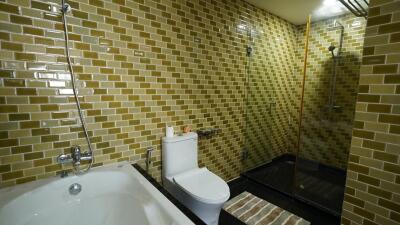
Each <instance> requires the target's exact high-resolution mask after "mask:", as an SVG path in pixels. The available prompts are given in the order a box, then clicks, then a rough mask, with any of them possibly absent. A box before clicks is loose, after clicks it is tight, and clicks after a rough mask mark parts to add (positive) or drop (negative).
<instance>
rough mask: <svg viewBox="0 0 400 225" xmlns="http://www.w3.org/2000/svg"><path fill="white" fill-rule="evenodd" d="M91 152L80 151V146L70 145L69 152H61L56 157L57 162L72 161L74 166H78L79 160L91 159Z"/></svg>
mask: <svg viewBox="0 0 400 225" xmlns="http://www.w3.org/2000/svg"><path fill="white" fill-rule="evenodd" d="M92 159H93V157H92V154H90V153H88V152H81V148H80V147H79V146H72V147H71V154H70V155H67V154H61V155H59V156H58V157H57V162H58V163H59V164H65V163H72V164H73V165H74V166H79V165H80V164H81V161H90V160H92Z"/></svg>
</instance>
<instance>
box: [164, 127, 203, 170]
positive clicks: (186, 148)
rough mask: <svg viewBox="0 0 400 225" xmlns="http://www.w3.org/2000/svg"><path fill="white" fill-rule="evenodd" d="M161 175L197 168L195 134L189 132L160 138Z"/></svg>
mask: <svg viewBox="0 0 400 225" xmlns="http://www.w3.org/2000/svg"><path fill="white" fill-rule="evenodd" d="M162 161H163V164H162V166H163V170H162V171H163V177H172V176H174V175H175V174H178V173H182V172H185V171H188V170H190V169H195V168H198V163H197V134H196V133H193V132H190V133H186V134H183V135H181V136H174V137H163V139H162Z"/></svg>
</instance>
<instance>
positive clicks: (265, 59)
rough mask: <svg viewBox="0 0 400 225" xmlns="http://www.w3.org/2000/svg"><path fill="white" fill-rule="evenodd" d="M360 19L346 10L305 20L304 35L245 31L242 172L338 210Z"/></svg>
mask: <svg viewBox="0 0 400 225" xmlns="http://www.w3.org/2000/svg"><path fill="white" fill-rule="evenodd" d="M364 23H365V20H364V19H363V18H358V17H355V16H353V15H351V14H346V15H342V16H338V17H335V18H331V19H328V20H324V21H314V22H312V23H311V22H310V24H309V34H308V35H307V32H306V31H307V25H300V26H294V27H289V28H287V30H285V31H284V32H286V33H281V34H279V33H278V34H277V35H276V34H275V35H274V34H272V33H270V34H268V33H266V32H265V31H264V33H262V32H254V31H253V32H249V34H248V35H249V47H251V50H252V51H251V53H250V54H248V60H249V61H248V65H247V66H248V68H247V81H248V82H247V100H246V110H247V112H246V146H245V151H246V152H247V155H248V158H247V159H244V160H243V165H244V172H243V175H244V176H245V177H247V178H249V179H251V180H252V181H254V182H257V183H260V184H262V185H265V186H267V187H269V188H273V189H275V190H278V191H280V192H282V193H284V194H287V195H290V196H293V197H295V198H296V199H299V200H302V201H305V202H308V203H309V204H312V205H314V206H316V207H318V208H321V209H323V210H325V211H327V212H329V213H331V214H334V215H339V214H340V212H341V207H342V201H343V195H344V186H345V177H346V167H347V161H348V157H349V154H348V153H349V149H350V141H351V135H352V127H353V125H354V124H355V123H354V112H355V103H356V95H357V90H358V80H359V69H360V63H361V62H360V60H361V54H362V46H363V35H364V31H365V24H364ZM253 29H254V30H257V28H253ZM274 33H276V32H274ZM306 40H308V49H307V51H305V48H306V45H305V43H307V41H306ZM279 48H281V49H283V50H282V51H279V50H277V49H279ZM268 52H273V54H271V55H268ZM305 52H306V53H305ZM305 54H307V55H305ZM306 58H307V61H306V63H305V59H306ZM303 78H304V82H303ZM303 88H304V93H303Z"/></svg>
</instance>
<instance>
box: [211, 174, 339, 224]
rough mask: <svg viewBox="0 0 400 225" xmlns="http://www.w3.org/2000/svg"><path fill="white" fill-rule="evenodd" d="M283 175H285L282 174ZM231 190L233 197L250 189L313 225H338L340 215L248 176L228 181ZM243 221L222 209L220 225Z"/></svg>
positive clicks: (251, 191)
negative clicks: (318, 207) (309, 203)
mask: <svg viewBox="0 0 400 225" xmlns="http://www.w3.org/2000/svg"><path fill="white" fill-rule="evenodd" d="M281 177H283V176H281ZM228 184H229V188H230V190H231V198H233V197H235V196H237V195H239V194H240V193H242V192H243V191H248V192H250V193H252V194H254V195H256V196H258V197H260V198H263V199H265V200H266V201H268V202H270V203H272V204H275V205H276V206H279V207H281V208H283V209H285V210H287V211H289V212H291V213H294V214H296V215H297V216H300V217H302V218H304V219H305V220H308V221H310V222H311V225H338V224H340V217H336V216H333V215H332V214H329V213H326V212H324V211H321V210H319V209H317V208H315V207H313V206H310V205H308V204H306V203H304V202H301V201H298V200H296V199H294V198H292V197H290V196H288V195H286V194H283V193H281V192H279V191H276V190H273V189H271V188H268V187H266V186H265V185H262V184H260V183H257V182H254V181H252V180H250V179H248V178H246V177H241V178H238V179H236V180H234V181H231V182H229V183H228ZM243 224H244V223H242V222H241V221H239V220H238V219H236V218H235V217H233V216H231V215H230V214H228V213H227V212H225V211H224V210H222V211H221V215H220V220H219V225H243Z"/></svg>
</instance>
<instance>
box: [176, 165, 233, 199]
mask: <svg viewBox="0 0 400 225" xmlns="http://www.w3.org/2000/svg"><path fill="white" fill-rule="evenodd" d="M173 180H174V182H175V183H176V184H177V185H178V186H179V187H180V188H182V189H183V190H184V191H185V192H186V193H187V194H189V195H191V196H192V197H194V198H196V199H198V200H199V201H202V202H205V203H223V202H225V201H226V200H228V198H229V187H228V185H227V184H226V182H225V181H224V180H222V179H221V178H220V177H218V176H217V175H215V174H213V173H212V172H210V171H209V170H208V169H207V168H205V167H204V168H196V169H193V170H189V171H187V172H185V173H181V174H179V175H177V176H175V177H174V178H173Z"/></svg>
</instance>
